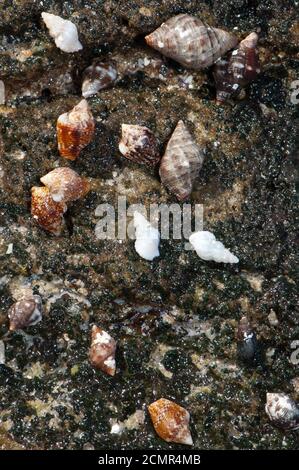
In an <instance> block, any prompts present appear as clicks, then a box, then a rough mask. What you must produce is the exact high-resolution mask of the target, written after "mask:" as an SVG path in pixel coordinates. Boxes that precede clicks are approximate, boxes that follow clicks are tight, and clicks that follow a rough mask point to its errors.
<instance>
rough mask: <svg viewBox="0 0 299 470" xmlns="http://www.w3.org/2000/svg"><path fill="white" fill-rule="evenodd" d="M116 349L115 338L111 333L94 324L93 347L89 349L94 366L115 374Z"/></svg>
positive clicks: (92, 332) (92, 331) (109, 373)
mask: <svg viewBox="0 0 299 470" xmlns="http://www.w3.org/2000/svg"><path fill="white" fill-rule="evenodd" d="M115 350H116V342H115V340H114V339H113V338H112V337H111V336H110V335H109V333H107V332H106V331H104V330H102V328H99V327H97V326H96V325H94V326H93V327H92V330H91V347H90V350H89V360H90V362H91V364H92V365H93V367H95V368H96V369H100V370H102V371H103V372H105V373H106V374H108V375H112V376H113V375H114V374H115V369H116V366H115Z"/></svg>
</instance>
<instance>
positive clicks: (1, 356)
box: [0, 341, 5, 364]
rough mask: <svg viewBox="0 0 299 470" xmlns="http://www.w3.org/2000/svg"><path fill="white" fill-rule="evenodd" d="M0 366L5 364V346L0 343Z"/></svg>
mask: <svg viewBox="0 0 299 470" xmlns="http://www.w3.org/2000/svg"><path fill="white" fill-rule="evenodd" d="M0 364H5V344H4V342H3V341H0Z"/></svg>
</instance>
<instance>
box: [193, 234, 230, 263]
mask: <svg viewBox="0 0 299 470" xmlns="http://www.w3.org/2000/svg"><path fill="white" fill-rule="evenodd" d="M189 242H190V243H191V245H192V246H193V248H194V249H195V251H196V254H197V255H198V256H199V257H200V258H201V259H203V260H205V261H215V262H216V263H238V262H239V259H238V258H237V257H236V256H235V255H234V254H233V253H231V252H230V250H228V249H227V248H225V246H224V245H223V243H222V242H220V241H219V240H216V237H215V235H214V234H213V233H212V232H209V231H208V230H199V231H198V232H194V233H192V235H190V237H189Z"/></svg>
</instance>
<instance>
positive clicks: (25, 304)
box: [8, 295, 42, 331]
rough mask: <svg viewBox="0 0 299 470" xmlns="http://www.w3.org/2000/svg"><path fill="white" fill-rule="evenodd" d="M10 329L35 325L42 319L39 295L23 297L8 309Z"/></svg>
mask: <svg viewBox="0 0 299 470" xmlns="http://www.w3.org/2000/svg"><path fill="white" fill-rule="evenodd" d="M8 318H9V329H10V331H15V330H22V329H23V328H26V327H27V326H32V325H36V323H38V322H40V321H41V319H42V301H41V298H40V296H39V295H33V296H32V297H24V298H23V299H20V300H18V301H17V302H15V303H14V304H13V305H12V306H11V307H10V309H9V311H8Z"/></svg>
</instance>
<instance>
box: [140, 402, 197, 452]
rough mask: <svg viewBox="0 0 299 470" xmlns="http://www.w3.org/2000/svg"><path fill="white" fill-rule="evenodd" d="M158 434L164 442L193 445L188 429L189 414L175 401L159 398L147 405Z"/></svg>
mask: <svg viewBox="0 0 299 470" xmlns="http://www.w3.org/2000/svg"><path fill="white" fill-rule="evenodd" d="M148 411H149V414H150V417H151V420H152V422H153V425H154V428H155V431H156V433H157V434H158V436H160V437H161V439H164V441H166V442H176V443H178V444H186V445H191V446H192V445H193V440H192V436H191V433H190V429H189V421H190V414H189V412H188V411H187V410H186V409H185V408H183V407H182V406H179V405H177V404H176V403H175V402H173V401H170V400H167V399H166V398H160V400H157V401H155V402H154V403H152V404H151V405H149V407H148Z"/></svg>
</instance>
